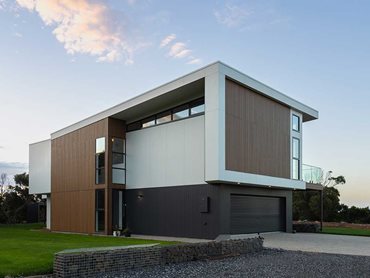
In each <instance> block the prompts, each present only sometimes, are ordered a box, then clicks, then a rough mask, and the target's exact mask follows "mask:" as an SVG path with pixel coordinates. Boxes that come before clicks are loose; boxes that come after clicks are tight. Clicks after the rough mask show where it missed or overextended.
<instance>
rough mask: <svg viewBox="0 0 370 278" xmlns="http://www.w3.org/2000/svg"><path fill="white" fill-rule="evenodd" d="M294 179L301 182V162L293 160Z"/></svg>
mask: <svg viewBox="0 0 370 278" xmlns="http://www.w3.org/2000/svg"><path fill="white" fill-rule="evenodd" d="M292 171H293V173H292V177H293V179H295V180H299V178H300V177H299V160H298V159H293V169H292Z"/></svg>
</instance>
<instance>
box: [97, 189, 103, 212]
mask: <svg viewBox="0 0 370 278" xmlns="http://www.w3.org/2000/svg"><path fill="white" fill-rule="evenodd" d="M95 194H96V199H95V202H96V203H95V208H96V209H97V210H98V209H104V190H96V191H95Z"/></svg>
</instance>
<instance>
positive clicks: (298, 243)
mask: <svg viewBox="0 0 370 278" xmlns="http://www.w3.org/2000/svg"><path fill="white" fill-rule="evenodd" d="M261 236H262V237H264V238H265V240H264V244H263V245H264V247H267V248H281V249H284V250H293V251H308V252H319V253H330V254H345V255H360V256H370V237H360V236H342V235H328V234H314V233H313V234H309V233H296V234H290V233H264V234H261Z"/></svg>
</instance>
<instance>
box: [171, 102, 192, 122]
mask: <svg viewBox="0 0 370 278" xmlns="http://www.w3.org/2000/svg"><path fill="white" fill-rule="evenodd" d="M172 117H173V120H178V119H183V118H186V117H189V107H188V105H183V106H180V107H177V108H175V109H174V110H173V116H172Z"/></svg>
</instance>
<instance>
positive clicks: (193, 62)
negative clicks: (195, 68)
mask: <svg viewBox="0 0 370 278" xmlns="http://www.w3.org/2000/svg"><path fill="white" fill-rule="evenodd" d="M200 63H202V60H201V59H199V58H194V57H192V59H191V60H190V61H189V62H187V64H188V65H198V64H200Z"/></svg>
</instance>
